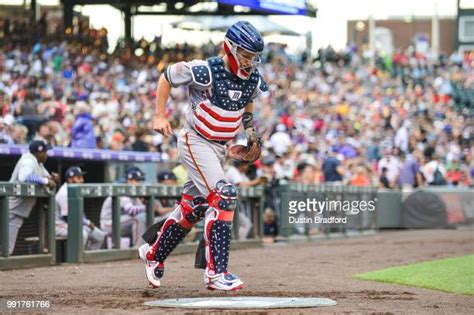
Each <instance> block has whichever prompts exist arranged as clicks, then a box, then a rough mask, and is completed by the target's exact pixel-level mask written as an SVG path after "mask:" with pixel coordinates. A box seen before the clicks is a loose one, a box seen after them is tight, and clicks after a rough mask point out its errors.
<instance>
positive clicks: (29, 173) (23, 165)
mask: <svg viewBox="0 0 474 315" xmlns="http://www.w3.org/2000/svg"><path fill="white" fill-rule="evenodd" d="M49 176H50V175H49V173H48V171H47V170H46V168H45V167H44V165H43V164H42V163H39V162H38V160H37V159H36V157H35V156H34V155H33V154H31V153H30V152H27V153H24V154H23V155H22V156H21V157H20V160H18V162H17V163H16V165H15V169H14V170H13V174H12V176H11V178H10V183H36V184H43V185H46V184H47V183H48V177H49ZM35 202H36V198H31V197H10V198H8V207H9V209H10V212H11V213H13V214H15V215H17V216H20V217H23V218H27V217H28V216H29V215H30V212H31V209H33V206H34V204H35Z"/></svg>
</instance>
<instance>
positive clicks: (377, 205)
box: [0, 182, 474, 269]
mask: <svg viewBox="0 0 474 315" xmlns="http://www.w3.org/2000/svg"><path fill="white" fill-rule="evenodd" d="M68 189H69V191H68V196H69V201H68V202H69V216H68V226H69V231H68V238H67V241H66V249H67V250H66V253H65V256H66V257H65V261H67V262H73V263H78V262H79V263H80V262H92V261H106V260H113V259H124V258H133V257H135V256H136V251H135V249H131V248H121V233H120V232H121V231H120V214H121V213H120V201H119V198H120V197H121V196H130V197H144V198H145V199H146V204H147V212H146V214H147V225H148V226H149V225H151V224H152V223H153V221H154V209H153V205H154V200H155V198H160V199H161V198H164V199H167V198H171V199H178V198H179V197H180V196H181V188H180V187H177V186H165V185H143V186H132V185H119V184H82V185H68ZM419 191H427V192H430V193H436V195H437V196H439V197H440V198H438V199H439V200H441V201H440V202H442V203H443V205H444V207H445V209H446V213H447V218H448V220H449V221H450V222H449V223H466V222H467V223H468V222H473V221H474V210H473V209H474V206H473V204H474V190H473V189H469V188H464V189H458V188H450V187H437V188H430V187H428V188H424V189H423V190H420V189H418V190H414V191H413V192H411V193H409V194H407V193H403V192H400V191H395V190H389V191H387V190H377V189H376V188H375V187H354V186H342V185H304V184H297V183H288V184H282V185H268V186H266V187H251V188H240V189H239V193H240V199H241V200H242V201H243V202H244V203H245V207H243V208H245V211H247V212H248V215H249V216H250V220H251V222H252V225H253V231H252V233H251V234H252V236H253V237H254V242H253V243H251V242H250V243H248V244H250V245H248V246H247V247H251V246H259V245H260V244H261V239H262V237H263V236H264V230H265V228H264V226H265V225H267V224H268V222H265V223H264V215H263V213H264V211H267V209H271V210H272V211H271V212H273V213H274V214H275V216H276V222H274V224H275V226H278V235H279V236H280V237H281V238H283V239H288V238H291V237H293V236H297V235H300V236H303V237H311V235H312V234H313V233H314V234H322V235H326V236H327V235H328V234H330V233H343V234H345V235H349V234H350V233H351V232H361V231H367V230H375V229H379V228H403V227H404V226H403V224H402V221H403V220H402V219H403V215H404V212H403V211H404V210H403V209H404V207H405V206H406V204H405V203H406V201H407V199H408V197H409V196H411V195H412V194H415V193H417V192H419ZM8 196H21V197H31V198H38V199H39V200H44V201H46V202H47V210H46V211H44V210H43V209H42V208H41V207H40V208H39V209H38V210H39V211H38V212H36V213H37V215H36V216H34V217H33V221H34V220H36V221H34V222H31V224H33V225H36V227H37V229H36V231H37V235H38V240H37V243H38V250H37V253H38V254H35V255H21V256H17V255H14V256H9V255H8V241H9V240H8V238H9V231H8V230H9V226H8V221H9V209H8ZM109 196H110V197H111V198H112V208H113V209H112V234H111V239H112V249H108V250H98V251H88V250H84V248H83V240H82V237H83V234H82V227H83V221H82V218H83V216H84V212H86V213H87V216H88V217H89V218H91V219H92V220H93V221H94V223H95V224H96V225H100V224H97V223H99V213H98V211H93V212H91V209H87V211H84V209H85V204H86V207H89V206H90V205H93V206H94V208H95V209H97V207H98V201H100V202H102V201H103V199H105V198H106V197H109ZM98 198H99V199H102V200H97V199H98ZM94 200H95V201H94ZM93 201H94V202H95V203H94V202H93ZM331 202H335V204H336V206H335V207H333V205H334V204H331ZM367 205H374V207H373V208H371V209H369V208H368V206H367ZM55 207H56V205H55V200H54V195H53V194H51V193H48V192H47V191H46V190H45V189H44V188H42V187H40V186H36V185H27V184H11V183H3V182H0V250H1V256H2V257H0V269H9V268H19V267H25V266H33V265H45V264H54V263H56V238H55V213H54V212H55ZM426 208H427V207H426V205H425V204H421V205H420V208H419V209H420V210H416V209H415V211H420V212H421V211H425V210H426ZM45 212H46V213H45ZM238 217H239V216H238V215H236V216H234V220H235V221H234V231H233V235H234V238H236V236H238V232H237V230H238V226H239V222H238ZM20 241H21V240H20ZM60 242H63V243H64V242H65V241H64V240H61V241H60ZM58 244H61V243H58ZM242 244H243V243H239V242H235V243H234V245H233V246H234V248H235V247H240V246H242ZM252 244H253V245H252ZM61 245H64V244H61ZM244 246H246V245H244ZM185 247H186V244H184V245H183V246H181V245H180V247H178V248H177V249H176V251H178V252H179V251H183V252H192V251H194V250H195V244H192V245H190V246H189V248H188V249H186V250H183V248H185Z"/></svg>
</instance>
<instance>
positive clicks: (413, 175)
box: [398, 150, 421, 189]
mask: <svg viewBox="0 0 474 315" xmlns="http://www.w3.org/2000/svg"><path fill="white" fill-rule="evenodd" d="M420 159H421V152H420V151H418V150H416V151H414V152H413V154H408V155H406V156H405V159H404V161H403V164H402V167H401V169H400V176H399V178H398V185H399V186H400V187H401V188H406V189H409V188H414V187H417V186H418V185H420V183H421V179H420V177H419V176H420V174H419V172H420V162H419V160H420Z"/></svg>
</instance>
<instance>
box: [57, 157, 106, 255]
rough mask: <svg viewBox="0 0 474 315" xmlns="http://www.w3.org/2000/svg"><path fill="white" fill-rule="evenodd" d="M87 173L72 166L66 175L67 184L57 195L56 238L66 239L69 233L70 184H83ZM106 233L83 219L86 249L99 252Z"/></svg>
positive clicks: (83, 239) (83, 237)
mask: <svg viewBox="0 0 474 315" xmlns="http://www.w3.org/2000/svg"><path fill="white" fill-rule="evenodd" d="M85 174H86V173H85V172H83V171H82V170H81V168H80V167H78V166H72V167H70V168H68V169H67V170H66V172H65V173H64V178H65V180H66V182H65V183H64V184H63V185H62V186H61V188H59V190H58V192H57V193H56V237H66V238H67V232H68V224H67V222H68V221H67V216H68V209H69V204H68V188H67V187H68V186H67V185H68V184H83V183H84V175H85ZM105 236H106V233H104V232H102V231H101V230H100V229H99V228H98V227H96V226H95V225H94V223H92V221H91V220H89V219H87V218H86V217H85V216H84V217H83V227H82V241H83V244H84V248H85V249H90V250H98V249H100V248H101V247H102V244H103V243H104V240H105Z"/></svg>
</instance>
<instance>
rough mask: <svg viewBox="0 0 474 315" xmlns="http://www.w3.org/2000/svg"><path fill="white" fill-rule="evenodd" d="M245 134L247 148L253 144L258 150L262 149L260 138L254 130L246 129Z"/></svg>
mask: <svg viewBox="0 0 474 315" xmlns="http://www.w3.org/2000/svg"><path fill="white" fill-rule="evenodd" d="M245 134H246V136H247V146H248V148H249V149H250V148H252V146H253V144H254V143H255V144H256V145H257V146H258V147H259V148H260V147H262V138H260V136H259V135H258V134H257V132H256V131H255V129H253V128H247V129H245Z"/></svg>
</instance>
